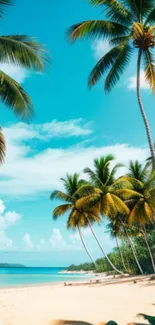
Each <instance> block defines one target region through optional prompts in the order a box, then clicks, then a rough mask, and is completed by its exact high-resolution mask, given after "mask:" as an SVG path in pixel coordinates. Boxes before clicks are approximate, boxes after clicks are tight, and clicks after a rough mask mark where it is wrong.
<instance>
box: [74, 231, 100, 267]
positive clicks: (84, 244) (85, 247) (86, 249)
mask: <svg viewBox="0 0 155 325" xmlns="http://www.w3.org/2000/svg"><path fill="white" fill-rule="evenodd" d="M77 227H78V231H79V235H80V238H81V241H82V244H83V246H84V249H85V251H86V253H87V254H88V256H89V258H90V260H91V261H92V263H93V264H94V266H95V269H96V267H97V265H96V263H95V261H94V260H93V258H92V256H91V254H90V253H89V250H88V248H87V246H86V243H85V241H84V239H83V236H82V233H81V229H80V227H79V226H77Z"/></svg>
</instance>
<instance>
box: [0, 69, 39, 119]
mask: <svg viewBox="0 0 155 325" xmlns="http://www.w3.org/2000/svg"><path fill="white" fill-rule="evenodd" d="M0 97H1V100H2V102H3V103H4V104H6V105H7V106H8V107H9V108H11V109H12V110H13V112H14V113H15V114H16V115H19V116H20V117H22V118H26V119H28V118H30V117H31V116H32V114H33V105H32V102H31V100H30V98H29V96H28V95H27V93H26V92H25V91H24V89H23V88H22V87H21V86H20V85H19V84H18V82H16V81H15V80H13V79H12V78H11V77H9V76H8V75H7V74H5V73H4V72H3V71H0Z"/></svg>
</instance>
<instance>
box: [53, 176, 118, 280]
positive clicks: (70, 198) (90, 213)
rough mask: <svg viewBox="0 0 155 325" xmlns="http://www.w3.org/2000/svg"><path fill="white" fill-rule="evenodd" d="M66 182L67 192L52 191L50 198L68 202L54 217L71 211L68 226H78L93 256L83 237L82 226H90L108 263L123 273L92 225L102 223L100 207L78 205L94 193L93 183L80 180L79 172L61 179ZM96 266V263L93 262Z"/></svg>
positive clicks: (55, 212)
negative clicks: (112, 260)
mask: <svg viewBox="0 0 155 325" xmlns="http://www.w3.org/2000/svg"><path fill="white" fill-rule="evenodd" d="M61 180H62V181H63V183H64V186H65V190H66V193H64V192H61V191H54V192H52V194H51V196H50V198H51V199H52V200H53V199H60V200H64V201H66V202H67V204H63V205H60V206H58V207H57V208H56V209H55V210H54V211H53V218H54V219H57V217H58V216H61V215H63V214H65V213H66V212H70V214H69V218H68V222H67V227H68V228H73V229H74V228H76V227H77V229H78V231H79V235H80V238H81V240H82V243H83V245H84V247H85V249H86V251H87V254H88V255H89V257H90V258H91V261H92V257H91V255H90V252H88V248H86V245H85V242H84V240H83V237H82V233H81V228H83V227H88V226H89V227H90V230H91V232H92V234H93V236H94V237H95V239H96V241H97V243H98V245H99V247H100V249H101V250H102V253H103V255H104V257H105V258H106V259H107V261H108V263H109V264H110V265H111V267H112V268H113V269H114V270H115V271H116V272H118V273H121V274H122V272H120V271H119V270H117V268H116V267H115V266H114V265H113V263H112V262H111V261H110V259H109V257H108V255H107V254H106V252H105V250H104V248H103V247H102V245H101V243H100V241H99V239H98V237H97V235H96V233H95V231H94V228H93V226H92V224H93V223H98V224H99V223H100V222H101V219H100V216H99V208H98V206H97V205H96V206H95V205H94V206H93V207H92V208H89V209H87V208H85V209H83V208H82V207H80V208H79V207H78V203H77V202H78V201H80V198H84V197H85V196H86V195H89V194H90V193H91V194H93V193H94V191H95V190H94V188H93V186H92V185H90V184H88V183H87V182H85V181H83V180H79V176H78V174H74V175H73V176H70V175H66V178H62V179H61ZM93 263H94V265H95V267H96V263H95V262H93Z"/></svg>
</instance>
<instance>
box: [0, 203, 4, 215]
mask: <svg viewBox="0 0 155 325" xmlns="http://www.w3.org/2000/svg"><path fill="white" fill-rule="evenodd" d="M4 210H5V205H4V202H3V201H2V200H0V214H2V213H3V212H4Z"/></svg>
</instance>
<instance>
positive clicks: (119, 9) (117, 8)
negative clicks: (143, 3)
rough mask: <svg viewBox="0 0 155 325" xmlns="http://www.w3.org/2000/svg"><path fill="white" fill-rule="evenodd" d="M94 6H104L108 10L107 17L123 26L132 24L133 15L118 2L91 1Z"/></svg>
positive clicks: (107, 0) (106, 0) (105, 0)
mask: <svg viewBox="0 0 155 325" xmlns="http://www.w3.org/2000/svg"><path fill="white" fill-rule="evenodd" d="M89 2H90V3H91V4H92V5H94V6H103V5H104V7H105V8H106V9H107V11H106V16H107V18H109V19H111V20H112V21H116V22H120V23H123V24H129V23H131V17H132V16H131V13H130V12H129V11H128V10H127V9H126V8H125V7H124V6H123V5H122V4H121V2H120V1H118V0H89Z"/></svg>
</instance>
